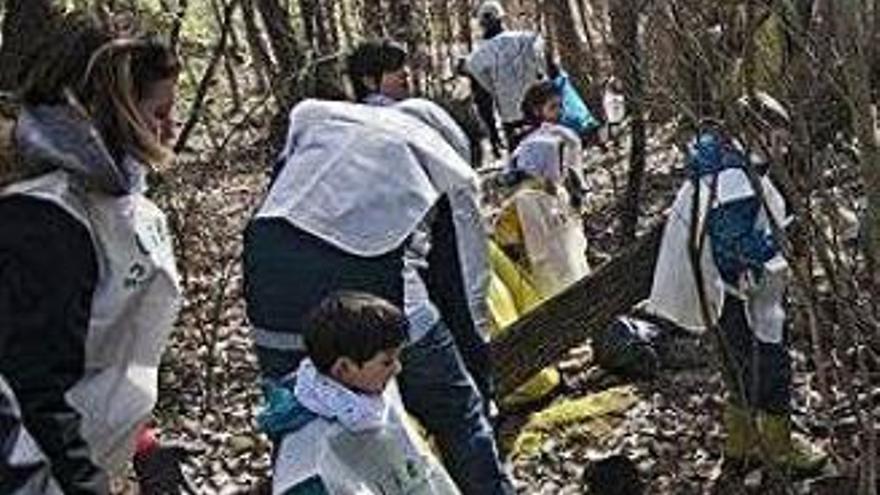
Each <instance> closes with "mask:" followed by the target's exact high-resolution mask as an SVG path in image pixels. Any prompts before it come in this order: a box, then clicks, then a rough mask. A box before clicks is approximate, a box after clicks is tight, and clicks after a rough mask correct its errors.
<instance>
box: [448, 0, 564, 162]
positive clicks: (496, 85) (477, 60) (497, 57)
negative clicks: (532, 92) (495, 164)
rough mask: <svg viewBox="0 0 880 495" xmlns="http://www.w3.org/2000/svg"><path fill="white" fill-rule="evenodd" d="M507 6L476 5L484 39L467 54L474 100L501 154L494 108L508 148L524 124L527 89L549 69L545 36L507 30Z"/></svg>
mask: <svg viewBox="0 0 880 495" xmlns="http://www.w3.org/2000/svg"><path fill="white" fill-rule="evenodd" d="M504 17H505V12H504V8H503V7H502V6H501V3H500V2H498V1H497V0H487V1H484V2H483V3H481V4H480V6H479V7H478V8H477V19H478V21H479V23H480V26H481V27H482V29H483V41H482V42H480V43H479V44H478V45H477V48H476V49H475V50H474V51H473V52H472V53H471V54H470V55H469V56H468V58H467V60H466V61H465V70H466V72H467V74H469V75H470V77H471V78H472V81H473V82H475V83H476V84H472V88H473V91H474V97H475V103H476V105H477V108H478V109H479V112H480V116H481V117H482V118H483V120H484V122H485V123H486V127H487V128H488V130H489V132H490V136H492V138H491V141H492V147H493V151H495V153H496V156H498V147H499V144H500V139H498V137H497V136H496V135H494V134H492V133H493V132H496V133H497V131H496V130H495V128H496V126H495V114H494V112H495V109H494V108H493V104H494V107H497V110H498V115H499V117H500V119H501V126H502V129H503V130H504V134H505V139H507V141H508V148H509V149H513V148H514V145H512V144H511V142H512V141H513V138H514V135H515V134H516V132H517V129H518V128H519V127H520V126H521V125H522V124H523V122H522V118H523V116H522V112H521V110H520V105H521V104H522V98H523V96H524V95H525V91H526V89H527V88H528V87H529V86H530V85H531V84H532V83H534V82H535V81H538V80H539V79H541V78H542V77H544V76H545V75H546V73H547V68H546V56H545V53H544V52H545V50H544V39H543V38H542V37H541V36H540V35H539V34H537V33H534V32H531V31H507V30H505V28H504Z"/></svg>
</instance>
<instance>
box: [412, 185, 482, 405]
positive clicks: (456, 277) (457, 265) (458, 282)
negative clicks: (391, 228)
mask: <svg viewBox="0 0 880 495" xmlns="http://www.w3.org/2000/svg"><path fill="white" fill-rule="evenodd" d="M432 214H433V219H434V220H433V222H432V223H431V251H430V252H429V253H428V268H427V270H426V271H425V272H423V273H422V278H423V279H424V281H425V285H426V286H427V288H428V294H429V295H430V297H431V301H432V302H433V303H434V304H435V305H436V306H437V309H439V310H440V315H441V316H442V318H443V321H444V322H445V323H446V324H447V325H448V326H449V330H450V332H451V333H452V337H453V339H454V340H455V344H456V346H457V347H458V350H459V352H460V353H461V357H462V359H463V360H464V364H465V367H466V368H467V370H468V371H469V372H470V374H471V376H472V377H473V379H474V381H475V382H476V384H477V388H479V389H480V392H481V393H482V395H483V397H484V398H485V399H486V400H487V402H488V400H489V399H491V398H493V396H494V384H493V378H492V363H491V359H490V357H491V356H490V353H489V345H488V343H487V342H486V341H485V339H483V337H482V335H481V334H480V330H479V329H478V328H477V326H476V323H475V322H474V319H473V317H472V316H471V310H470V305H469V304H468V299H467V292H466V290H465V281H464V275H463V273H462V268H461V259H460V258H459V255H458V242H457V240H456V236H455V224H454V223H453V220H452V207H451V206H450V204H449V198H448V197H446V196H444V197H443V198H442V199H441V200H440V201H439V202H438V203H437V206H436V207H435V210H434V211H433V212H432Z"/></svg>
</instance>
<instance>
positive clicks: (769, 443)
mask: <svg viewBox="0 0 880 495" xmlns="http://www.w3.org/2000/svg"><path fill="white" fill-rule="evenodd" d="M758 430H759V434H760V440H761V443H762V447H763V448H764V449H766V453H767V455H768V456H769V458H770V461H771V462H773V463H775V464H777V465H779V466H780V467H781V468H783V469H787V470H791V471H792V472H794V473H797V474H800V475H811V474H816V473H818V472H820V471H821V470H822V467H823V466H824V465H825V464H826V463H827V462H828V453H827V452H825V451H823V450H822V449H821V448H819V447H818V446H817V445H815V444H813V443H812V442H810V441H808V440H807V439H805V438H803V437H801V436H800V435H796V434H793V433H792V431H791V418H789V417H788V415H783V414H764V415H762V416H761V417H760V418H759V421H758Z"/></svg>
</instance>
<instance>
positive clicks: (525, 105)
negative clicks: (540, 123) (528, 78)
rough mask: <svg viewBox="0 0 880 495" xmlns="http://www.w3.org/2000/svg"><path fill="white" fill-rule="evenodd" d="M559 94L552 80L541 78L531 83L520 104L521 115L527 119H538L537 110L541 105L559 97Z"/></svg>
mask: <svg viewBox="0 0 880 495" xmlns="http://www.w3.org/2000/svg"><path fill="white" fill-rule="evenodd" d="M560 96H561V95H560V94H559V90H557V89H556V86H555V85H554V84H553V81H549V80H543V81H538V82H536V83H534V84H532V85H531V86H529V88H528V89H527V90H526V93H525V95H523V100H522V104H520V110H522V113H523V117H525V119H526V120H527V121H537V120H540V116H539V115H538V112H539V109H540V108H541V106H542V105H544V104H545V103H547V102H548V101H550V100H551V99H553V98H559V97H560Z"/></svg>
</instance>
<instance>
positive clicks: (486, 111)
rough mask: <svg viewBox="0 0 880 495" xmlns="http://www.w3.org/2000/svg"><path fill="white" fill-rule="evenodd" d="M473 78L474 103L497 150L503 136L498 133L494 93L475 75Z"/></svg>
mask: <svg viewBox="0 0 880 495" xmlns="http://www.w3.org/2000/svg"><path fill="white" fill-rule="evenodd" d="M470 80H471V91H472V92H473V93H474V104H475V105H476V106H477V113H478V114H479V115H480V119H481V120H482V121H483V124H484V125H485V126H486V131H488V133H489V142H490V143H492V149H493V150H494V151H495V152H498V150H500V149H501V137H500V136H499V135H498V125H497V124H496V123H495V103H494V100H493V99H492V93H489V91H488V90H486V88H484V87H483V86H482V85H481V84H480V83H479V82H478V81H477V80H476V79H475V78H474V77H473V76H471V77H470Z"/></svg>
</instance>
